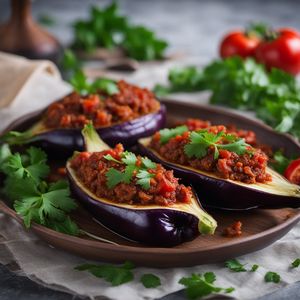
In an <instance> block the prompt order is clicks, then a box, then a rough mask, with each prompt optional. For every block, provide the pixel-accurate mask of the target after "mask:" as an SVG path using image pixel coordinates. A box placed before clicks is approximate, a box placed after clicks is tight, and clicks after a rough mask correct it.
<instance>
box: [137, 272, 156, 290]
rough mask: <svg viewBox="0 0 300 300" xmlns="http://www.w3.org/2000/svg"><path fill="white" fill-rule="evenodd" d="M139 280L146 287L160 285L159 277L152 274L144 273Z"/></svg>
mask: <svg viewBox="0 0 300 300" xmlns="http://www.w3.org/2000/svg"><path fill="white" fill-rule="evenodd" d="M140 280H141V283H142V284H143V285H144V287H145V288H147V289H149V288H156V287H158V286H160V285H161V282H160V278H159V277H158V276H156V275H153V274H144V275H143V276H142V277H141V279H140Z"/></svg>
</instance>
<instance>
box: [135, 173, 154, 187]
mask: <svg viewBox="0 0 300 300" xmlns="http://www.w3.org/2000/svg"><path fill="white" fill-rule="evenodd" d="M154 176H155V175H154V174H151V173H149V172H148V171H147V170H139V171H138V173H137V174H136V177H137V178H138V180H137V182H136V183H137V184H139V185H140V186H141V187H142V188H143V189H144V190H149V189H150V180H151V178H153V177H154Z"/></svg>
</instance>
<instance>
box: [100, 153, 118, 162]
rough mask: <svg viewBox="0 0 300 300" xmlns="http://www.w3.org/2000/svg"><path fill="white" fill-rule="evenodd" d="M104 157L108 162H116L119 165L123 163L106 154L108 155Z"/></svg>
mask: <svg viewBox="0 0 300 300" xmlns="http://www.w3.org/2000/svg"><path fill="white" fill-rule="evenodd" d="M103 157H104V158H105V159H106V160H110V161H114V162H116V163H118V164H121V163H122V162H121V161H119V160H117V159H115V158H113V157H112V156H111V155H110V154H106V155H104V156H103Z"/></svg>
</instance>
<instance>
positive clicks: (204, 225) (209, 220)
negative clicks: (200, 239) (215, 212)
mask: <svg viewBox="0 0 300 300" xmlns="http://www.w3.org/2000/svg"><path fill="white" fill-rule="evenodd" d="M198 218H199V223H198V230H199V232H200V233H201V234H214V233H215V230H216V228H217V222H216V220H215V219H214V218H213V217H212V216H211V215H209V214H208V213H206V212H205V211H202V212H201V213H199V215H198Z"/></svg>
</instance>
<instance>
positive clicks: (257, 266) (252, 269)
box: [250, 264, 259, 272]
mask: <svg viewBox="0 0 300 300" xmlns="http://www.w3.org/2000/svg"><path fill="white" fill-rule="evenodd" d="M258 268H259V265H256V264H254V265H253V266H252V268H251V270H250V272H255V271H256V270H257V269H258Z"/></svg>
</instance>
